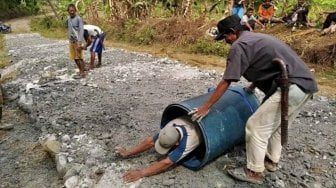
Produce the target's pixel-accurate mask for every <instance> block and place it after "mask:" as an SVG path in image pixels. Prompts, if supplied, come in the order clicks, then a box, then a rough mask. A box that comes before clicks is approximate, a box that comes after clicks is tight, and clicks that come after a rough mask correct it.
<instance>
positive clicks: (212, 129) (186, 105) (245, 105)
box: [161, 85, 260, 170]
mask: <svg viewBox="0 0 336 188" xmlns="http://www.w3.org/2000/svg"><path fill="white" fill-rule="evenodd" d="M212 93H213V92H209V93H207V94H204V95H201V96H198V97H195V98H192V99H189V100H185V101H182V102H180V103H176V104H170V105H169V106H167V107H166V109H165V110H164V112H163V114H162V119H161V128H163V127H164V126H165V125H166V124H167V123H168V122H169V121H171V120H172V119H175V118H177V117H179V116H182V115H187V114H188V112H190V111H192V110H193V109H194V108H197V107H199V106H201V105H202V104H204V103H205V102H206V101H207V100H208V98H209V97H210V96H211V94H212ZM259 104H260V103H259V101H258V99H257V97H256V96H255V95H254V94H250V93H247V92H246V91H245V90H244V89H243V88H242V87H241V86H238V85H236V86H230V87H229V88H228V90H227V91H226V92H225V94H224V95H223V96H222V97H221V98H220V99H219V101H217V103H216V104H215V105H214V106H213V107H212V108H211V110H210V112H209V113H208V115H207V116H206V117H205V118H203V119H202V121H201V122H200V123H198V126H199V128H200V131H201V133H202V137H203V142H202V144H201V145H200V146H199V147H198V148H197V149H195V150H194V151H193V152H192V153H191V154H189V155H188V156H187V157H186V158H185V159H183V160H182V161H181V163H182V165H183V166H185V167H187V168H189V169H192V170H197V169H199V168H201V167H202V166H204V165H205V164H206V163H207V162H209V161H211V160H213V159H214V158H216V157H218V156H219V155H221V154H222V153H224V152H226V151H228V150H229V149H230V148H232V147H233V146H235V145H238V144H242V143H244V141H245V124H246V121H247V120H248V118H249V117H250V116H251V115H252V114H253V113H254V112H255V111H256V109H257V108H258V106H259Z"/></svg>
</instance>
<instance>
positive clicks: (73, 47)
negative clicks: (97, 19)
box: [69, 42, 83, 60]
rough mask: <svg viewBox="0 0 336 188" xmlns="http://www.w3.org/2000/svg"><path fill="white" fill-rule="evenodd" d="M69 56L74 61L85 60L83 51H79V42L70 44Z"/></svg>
mask: <svg viewBox="0 0 336 188" xmlns="http://www.w3.org/2000/svg"><path fill="white" fill-rule="evenodd" d="M69 52H70V54H69V56H70V59H72V60H77V59H83V54H82V50H80V51H78V50H77V42H70V43H69Z"/></svg>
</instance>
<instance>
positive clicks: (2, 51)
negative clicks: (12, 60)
mask: <svg viewBox="0 0 336 188" xmlns="http://www.w3.org/2000/svg"><path fill="white" fill-rule="evenodd" d="M8 64H9V58H8V52H7V49H6V43H5V36H4V35H3V34H0V69H3V68H5V67H6V66H7V65H8Z"/></svg>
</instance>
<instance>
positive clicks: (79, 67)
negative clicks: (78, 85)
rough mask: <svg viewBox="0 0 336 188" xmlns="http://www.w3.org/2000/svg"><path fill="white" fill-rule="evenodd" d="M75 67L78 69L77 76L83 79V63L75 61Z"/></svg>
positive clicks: (80, 60)
mask: <svg viewBox="0 0 336 188" xmlns="http://www.w3.org/2000/svg"><path fill="white" fill-rule="evenodd" d="M75 62H76V65H77V67H78V69H79V75H80V76H81V77H82V78H84V77H85V73H84V61H83V60H82V59H76V60H75Z"/></svg>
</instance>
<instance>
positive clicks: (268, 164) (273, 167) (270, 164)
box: [264, 157, 278, 172]
mask: <svg viewBox="0 0 336 188" xmlns="http://www.w3.org/2000/svg"><path fill="white" fill-rule="evenodd" d="M264 165H265V168H266V170H268V171H269V172H275V171H276V170H278V163H274V162H273V161H272V160H271V159H269V158H268V157H265V162H264Z"/></svg>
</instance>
